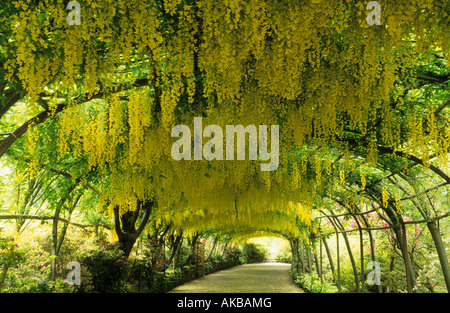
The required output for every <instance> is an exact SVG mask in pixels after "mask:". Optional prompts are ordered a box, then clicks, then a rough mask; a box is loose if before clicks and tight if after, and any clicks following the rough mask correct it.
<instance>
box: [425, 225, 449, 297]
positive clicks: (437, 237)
mask: <svg viewBox="0 0 450 313" xmlns="http://www.w3.org/2000/svg"><path fill="white" fill-rule="evenodd" d="M427 227H428V230H429V231H430V233H431V237H432V238H433V241H434V245H435V246H436V251H437V253H438V256H439V261H440V262H441V267H442V273H443V274H444V280H445V284H446V285H447V291H448V292H450V267H449V263H448V257H447V253H446V252H445V246H444V243H443V242H442V236H441V234H440V232H439V227H438V225H437V222H436V221H432V222H428V223H427Z"/></svg>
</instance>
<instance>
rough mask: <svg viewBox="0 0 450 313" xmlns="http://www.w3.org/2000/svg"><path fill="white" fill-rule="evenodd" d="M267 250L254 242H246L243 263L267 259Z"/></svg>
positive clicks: (243, 249) (242, 257)
mask: <svg viewBox="0 0 450 313" xmlns="http://www.w3.org/2000/svg"><path fill="white" fill-rule="evenodd" d="M266 255H267V252H266V250H264V248H263V247H261V246H260V245H257V244H254V243H247V242H246V243H244V245H243V247H242V255H241V260H242V261H243V263H260V262H264V260H265V259H266Z"/></svg>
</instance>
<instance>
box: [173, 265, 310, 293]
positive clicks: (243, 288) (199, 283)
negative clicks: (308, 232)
mask: <svg viewBox="0 0 450 313" xmlns="http://www.w3.org/2000/svg"><path fill="white" fill-rule="evenodd" d="M290 267H291V265H290V264H286V263H256V264H244V265H239V266H235V267H232V268H229V269H226V270H223V271H219V272H216V273H213V274H209V275H207V276H204V277H201V278H199V279H196V280H193V281H190V282H188V283H186V284H184V285H181V286H178V287H176V288H174V289H172V290H171V291H169V292H171V293H208V292H211V293H269V292H270V293H303V292H304V291H303V290H302V289H300V288H299V287H298V286H297V285H296V284H295V283H294V282H293V281H292V277H291V276H290V275H289V269H290Z"/></svg>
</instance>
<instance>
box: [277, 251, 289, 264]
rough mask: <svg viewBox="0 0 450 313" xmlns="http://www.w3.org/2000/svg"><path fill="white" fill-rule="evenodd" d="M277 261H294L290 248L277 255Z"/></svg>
mask: <svg viewBox="0 0 450 313" xmlns="http://www.w3.org/2000/svg"><path fill="white" fill-rule="evenodd" d="M276 261H277V262H281V263H292V253H291V250H290V249H284V250H282V251H280V253H279V254H278V255H277V256H276Z"/></svg>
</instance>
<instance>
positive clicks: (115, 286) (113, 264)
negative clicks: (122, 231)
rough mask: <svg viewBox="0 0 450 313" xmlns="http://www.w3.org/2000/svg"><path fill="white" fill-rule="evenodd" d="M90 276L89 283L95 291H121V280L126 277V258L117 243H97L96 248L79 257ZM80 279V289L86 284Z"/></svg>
mask: <svg viewBox="0 0 450 313" xmlns="http://www.w3.org/2000/svg"><path fill="white" fill-rule="evenodd" d="M80 263H81V264H82V265H83V266H86V268H87V271H88V272H89V275H88V276H90V279H91V281H90V283H92V286H93V289H94V291H96V292H120V291H123V288H122V287H123V280H124V279H125V277H126V267H127V260H126V258H125V256H124V254H123V251H122V250H120V249H119V247H118V244H115V243H111V244H105V245H98V248H97V249H95V250H91V251H89V252H87V253H86V254H85V255H83V256H82V257H81V262H80ZM88 285H89V283H86V279H82V290H83V291H84V289H85V288H86V286H88Z"/></svg>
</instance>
